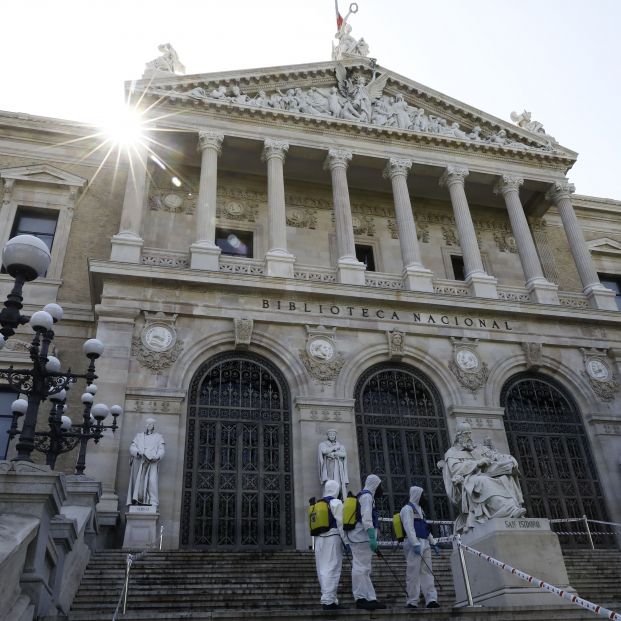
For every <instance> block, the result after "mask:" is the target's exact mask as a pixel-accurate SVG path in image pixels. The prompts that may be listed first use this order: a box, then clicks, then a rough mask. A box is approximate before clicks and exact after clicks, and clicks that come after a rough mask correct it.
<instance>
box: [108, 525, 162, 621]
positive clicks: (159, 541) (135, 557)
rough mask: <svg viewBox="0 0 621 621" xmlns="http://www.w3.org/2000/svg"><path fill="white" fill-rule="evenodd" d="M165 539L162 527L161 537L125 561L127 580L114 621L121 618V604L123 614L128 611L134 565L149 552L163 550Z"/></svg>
mask: <svg viewBox="0 0 621 621" xmlns="http://www.w3.org/2000/svg"><path fill="white" fill-rule="evenodd" d="M163 539H164V525H163V524H162V525H161V526H160V536H159V537H158V538H157V539H156V540H155V541H153V542H151V543H150V544H149V545H148V546H147V547H146V548H145V549H144V550H142V552H138V553H137V554H131V553H130V554H128V555H127V557H126V559H125V580H124V582H123V588H122V590H121V594H120V595H119V599H118V601H117V603H116V608H115V609H114V613H113V614H112V621H117V619H118V616H119V610H120V608H121V604H122V605H123V611H122V613H121V614H125V612H126V611H127V595H128V593H129V575H130V572H131V569H132V565H133V564H134V563H135V562H136V561H140V560H142V559H143V558H144V557H145V556H146V555H147V554H148V553H149V552H152V551H153V550H154V549H155V548H157V549H158V550H161V549H162V540H163Z"/></svg>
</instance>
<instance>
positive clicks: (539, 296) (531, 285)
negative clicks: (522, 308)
mask: <svg viewBox="0 0 621 621" xmlns="http://www.w3.org/2000/svg"><path fill="white" fill-rule="evenodd" d="M523 183H524V179H521V178H520V177H514V176H511V175H502V176H501V178H500V179H499V180H498V182H497V183H496V185H495V186H494V193H495V194H502V195H503V197H504V199H505V203H506V205H507V212H508V213H509V220H510V221H511V229H512V231H513V236H514V237H515V243H516V245H517V249H518V254H519V256H520V262H521V263H522V269H523V270H524V276H525V277H526V288H527V289H528V292H529V293H530V297H531V299H532V300H533V301H534V302H540V303H542V304H558V303H559V301H558V293H557V290H558V287H557V286H556V285H555V284H554V283H551V282H549V281H547V280H546V279H545V277H544V275H543V270H542V269H541V263H540V262H539V256H538V255H537V249H536V248H535V242H534V241H533V236H532V235H531V232H530V228H529V226H528V220H527V219H526V215H525V214H524V208H523V207H522V202H521V201H520V186H521V185H522V184H523Z"/></svg>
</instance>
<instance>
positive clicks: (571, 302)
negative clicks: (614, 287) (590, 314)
mask: <svg viewBox="0 0 621 621" xmlns="http://www.w3.org/2000/svg"><path fill="white" fill-rule="evenodd" d="M558 301H559V302H560V304H561V306H569V307H571V308H590V306H589V301H588V299H587V297H586V295H584V294H583V293H572V292H569V291H559V292H558Z"/></svg>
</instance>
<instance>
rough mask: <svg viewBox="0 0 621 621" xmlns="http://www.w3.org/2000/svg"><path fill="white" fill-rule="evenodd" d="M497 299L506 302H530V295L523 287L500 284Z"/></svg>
mask: <svg viewBox="0 0 621 621" xmlns="http://www.w3.org/2000/svg"><path fill="white" fill-rule="evenodd" d="M498 299H499V300H505V301H507V302H530V301H531V299H530V295H529V294H528V291H527V290H526V289H525V288H524V287H513V286H510V285H502V286H500V287H498Z"/></svg>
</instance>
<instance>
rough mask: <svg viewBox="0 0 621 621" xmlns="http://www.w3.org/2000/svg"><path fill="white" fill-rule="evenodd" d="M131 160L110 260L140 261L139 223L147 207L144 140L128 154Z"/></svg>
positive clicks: (141, 244)
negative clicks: (119, 221) (117, 230)
mask: <svg viewBox="0 0 621 621" xmlns="http://www.w3.org/2000/svg"><path fill="white" fill-rule="evenodd" d="M130 157H131V162H130V164H129V167H128V172H127V183H126V184H125V196H124V198H123V211H122V212H121V225H120V227H119V232H118V233H117V234H116V235H114V236H113V237H112V252H111V253H110V258H111V259H112V260H113V261H123V262H125V263H140V255H141V253H142V246H143V244H144V241H143V239H142V227H143V223H144V215H145V209H146V203H147V201H146V197H145V190H146V186H147V158H148V148H147V146H146V145H145V144H140V145H138V146H137V147H136V148H135V149H134V150H133V151H132V154H131V156H130Z"/></svg>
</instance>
